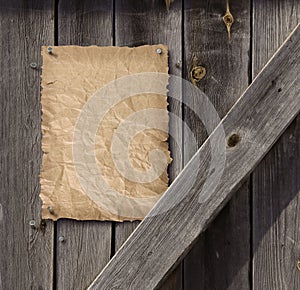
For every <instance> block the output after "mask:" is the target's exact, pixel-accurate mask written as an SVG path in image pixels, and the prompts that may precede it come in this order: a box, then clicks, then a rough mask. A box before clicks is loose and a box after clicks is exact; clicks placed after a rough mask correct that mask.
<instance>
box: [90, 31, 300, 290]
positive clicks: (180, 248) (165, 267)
mask: <svg viewBox="0 0 300 290" xmlns="http://www.w3.org/2000/svg"><path fill="white" fill-rule="evenodd" d="M299 56H300V26H298V27H297V29H296V30H294V32H293V34H292V35H291V36H290V38H289V39H288V40H286V42H285V43H284V45H283V46H282V47H281V49H280V50H279V51H278V52H277V53H276V55H275V56H274V57H272V59H271V60H270V61H269V62H268V65H267V66H266V67H265V68H264V70H263V71H262V72H261V73H260V74H259V75H258V77H257V78H256V79H255V80H254V81H253V83H252V85H251V86H249V87H248V89H247V90H246V92H245V93H244V94H243V95H242V96H241V98H240V99H239V100H238V101H237V103H236V104H235V105H234V107H233V108H232V109H231V110H230V111H229V113H228V114H227V115H226V116H225V117H224V119H223V120H222V122H221V123H220V125H218V127H217V128H216V130H214V132H213V133H212V134H211V135H210V136H209V138H208V139H207V141H206V142H205V143H204V144H203V145H202V146H201V148H200V149H199V151H198V152H197V153H196V154H195V155H194V157H193V158H192V159H191V161H190V162H189V163H188V164H187V166H186V167H185V168H184V169H183V171H182V172H181V173H180V175H179V176H178V177H177V178H176V179H175V181H174V182H173V183H172V185H171V186H170V188H169V189H168V190H167V192H166V193H165V194H164V195H163V197H162V198H161V199H160V200H159V202H158V203H157V204H156V206H155V207H154V208H153V210H152V211H151V212H150V213H149V215H148V216H147V217H146V218H145V219H144V220H143V221H142V222H141V223H140V225H139V226H138V227H137V229H136V230H135V231H134V232H133V234H132V235H131V236H130V237H129V239H128V240H127V241H126V242H125V244H123V246H122V248H121V249H120V250H119V251H118V253H117V254H116V255H115V256H114V257H113V259H112V260H111V261H110V263H109V264H108V265H107V266H106V267H105V268H104V269H103V271H102V273H101V274H100V275H99V276H98V277H97V278H96V280H95V281H94V282H93V283H92V284H91V286H90V287H89V289H102V290H103V289H146V290H147V289H154V288H155V287H158V286H159V284H160V283H161V281H162V280H163V278H164V277H165V276H166V274H167V273H168V271H169V270H170V269H171V268H172V267H175V266H176V264H177V263H178V262H179V261H180V259H182V257H183V256H184V255H185V254H186V253H187V251H188V250H189V249H190V247H191V246H192V244H193V242H195V240H196V238H197V237H198V236H199V234H200V233H201V232H203V231H204V230H205V229H206V228H207V226H208V224H209V223H210V222H211V221H212V220H213V218H214V217H215V216H216V215H217V214H218V213H219V212H220V210H221V209H222V208H223V207H224V205H225V204H226V202H227V201H228V200H229V199H230V197H231V195H232V194H233V193H234V192H235V191H236V189H237V188H238V186H240V185H241V183H242V181H243V180H245V178H246V177H247V176H248V175H249V174H250V172H251V170H253V169H254V168H255V166H257V164H258V163H259V162H260V161H261V160H262V158H263V156H264V155H265V154H266V153H267V152H268V151H269V150H270V149H271V147H272V145H273V144H274V143H275V142H276V140H277V139H278V138H279V136H280V134H281V133H282V132H283V131H284V130H285V129H286V128H287V126H288V125H289V124H290V123H291V121H292V120H293V118H294V117H295V116H296V115H297V114H298V112H299V110H300V96H299V89H300V74H299V72H300V63H299ZM221 126H223V128H224V132H225V134H226V140H227V143H229V144H233V143H234V142H233V141H232V139H235V140H237V141H236V142H237V143H236V144H235V145H234V146H233V145H231V146H229V145H228V146H226V149H225V154H226V162H225V165H224V171H223V174H222V176H221V178H220V180H219V182H218V184H216V183H215V182H216V180H214V179H211V178H209V179H208V180H210V183H209V184H208V183H206V176H207V175H208V174H209V176H210V175H213V174H214V172H216V171H217V172H218V167H216V166H215V167H214V170H213V169H211V170H210V169H209V168H208V167H209V166H208V165H209V156H210V148H211V146H210V141H212V140H213V141H214V144H215V145H216V146H218V148H219V149H220V148H222V146H225V144H224V143H225V139H224V136H222V134H221V129H220V128H221ZM233 134H237V135H238V136H239V139H238V138H233V137H232V135H233ZM229 141H230V142H229ZM217 144H220V145H217ZM219 146H220V147H219ZM217 156H218V157H221V155H220V153H218V154H217ZM218 159H219V158H218ZM216 165H217V164H216ZM202 187H204V188H206V189H208V190H205V191H204V192H202V193H201V195H200V196H199V190H200V189H201V188H202ZM204 194H209V195H208V196H206V199H205V200H204V199H203V196H204ZM199 199H201V202H199Z"/></svg>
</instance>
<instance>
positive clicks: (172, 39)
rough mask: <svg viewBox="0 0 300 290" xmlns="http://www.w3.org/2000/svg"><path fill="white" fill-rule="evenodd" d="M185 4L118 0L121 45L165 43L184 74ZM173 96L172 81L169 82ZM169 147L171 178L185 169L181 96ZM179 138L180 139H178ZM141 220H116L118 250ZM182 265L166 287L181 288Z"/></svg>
mask: <svg viewBox="0 0 300 290" xmlns="http://www.w3.org/2000/svg"><path fill="white" fill-rule="evenodd" d="M181 17H182V4H181V1H180V0H177V1H176V2H175V3H174V4H172V6H171V9H170V10H169V11H167V9H166V6H165V3H164V1H161V0H155V1H148V0H143V1H134V0H130V1H128V0H123V1H116V30H115V35H116V40H115V44H116V45H119V46H124V45H126V46H138V45H143V44H158V43H162V44H166V45H168V49H169V73H170V74H173V75H176V76H179V77H180V76H181V53H182V41H181V36H182V22H181ZM169 90H170V93H169V95H170V96H171V91H172V84H171V83H170V84H169ZM168 101H169V104H170V105H169V111H170V112H171V113H172V114H174V115H176V116H178V117H179V119H176V118H174V117H173V116H172V115H170V122H169V124H170V128H169V131H170V135H171V137H170V140H169V144H170V150H171V154H172V158H173V162H172V164H171V165H170V167H169V177H170V182H172V180H173V179H174V178H175V177H176V176H177V174H178V173H179V172H180V170H181V169H182V152H181V149H182V122H181V120H182V115H181V103H180V101H179V100H177V99H174V98H172V97H169V100H168ZM175 140H177V142H175ZM137 225H138V222H134V223H131V222H124V223H116V224H115V245H116V250H117V249H118V248H119V247H120V246H121V245H122V244H123V242H124V241H125V240H126V239H127V237H128V236H129V235H130V234H131V232H132V231H133V230H134V229H135V228H136V226H137ZM181 286H182V267H181V265H179V266H178V267H177V268H176V269H175V271H174V273H173V274H172V275H170V277H169V279H168V280H167V281H166V282H165V284H164V285H163V286H162V288H161V289H162V290H163V289H165V290H167V289H174V290H175V289H178V290H179V289H181Z"/></svg>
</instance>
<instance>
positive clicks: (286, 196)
mask: <svg viewBox="0 0 300 290" xmlns="http://www.w3.org/2000/svg"><path fill="white" fill-rule="evenodd" d="M299 22H300V2H299V1H296V0H294V1H293V0H289V1H258V0H255V1H254V5H253V51H252V54H253V76H255V75H256V74H257V73H258V71H259V70H260V69H261V67H262V66H263V65H264V64H265V63H266V61H267V59H268V58H269V56H270V55H271V54H272V53H273V52H274V51H275V50H276V49H277V48H278V46H279V45H280V44H281V43H282V42H283V41H284V38H285V37H286V36H287V35H288V34H289V33H290V31H291V30H292V29H293V28H294V27H295V26H296V25H297V23H299ZM298 94H299V91H298ZM299 174H300V118H299V116H298V118H297V119H296V120H294V121H293V123H292V124H291V125H290V127H289V128H288V129H287V131H286V132H285V133H284V134H283V135H282V136H281V138H280V139H279V141H278V142H277V143H276V144H275V146H274V147H273V148H272V150H271V151H270V152H269V154H268V155H267V156H266V157H265V158H264V160H263V161H262V162H261V163H260V164H259V166H258V167H257V168H256V170H255V171H254V173H253V178H252V180H253V185H252V188H253V277H252V280H253V288H254V289H299V287H300V275H299V274H300V272H299V270H298V269H297V262H298V261H299V260H300V243H299V241H300V223H299V218H300V208H299V205H300V179H299Z"/></svg>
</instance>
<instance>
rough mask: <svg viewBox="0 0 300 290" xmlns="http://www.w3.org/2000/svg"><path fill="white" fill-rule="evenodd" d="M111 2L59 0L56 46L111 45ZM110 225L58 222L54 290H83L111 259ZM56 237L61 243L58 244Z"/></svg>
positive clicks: (107, 0)
mask: <svg viewBox="0 0 300 290" xmlns="http://www.w3.org/2000/svg"><path fill="white" fill-rule="evenodd" d="M112 7H113V5H112V1H111V0H105V1H96V0H88V1H80V0H74V1H67V0H61V1H59V6H58V44H59V45H69V44H73V45H112V43H113V38H112V37H113V33H112V29H113V24H112V23H113V9H112ZM111 229H112V226H111V222H92V221H86V222H78V221H71V220H65V219H64V220H59V221H58V222H57V235H56V245H57V246H56V252H57V256H56V287H57V289H64V290H68V289H85V288H86V287H87V286H88V285H89V283H90V282H91V281H92V280H93V279H94V277H95V276H96V275H97V273H98V271H99V268H100V269H101V268H103V267H104V266H105V265H106V263H107V262H108V261H109V259H110V256H111V234H112V231H111ZM59 237H63V238H64V241H63V242H59Z"/></svg>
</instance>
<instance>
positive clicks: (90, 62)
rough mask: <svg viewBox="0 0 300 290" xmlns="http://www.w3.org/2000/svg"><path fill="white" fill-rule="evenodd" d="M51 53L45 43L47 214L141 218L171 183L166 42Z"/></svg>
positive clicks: (43, 192) (44, 212)
mask: <svg viewBox="0 0 300 290" xmlns="http://www.w3.org/2000/svg"><path fill="white" fill-rule="evenodd" d="M50 52H52V53H49V51H48V48H47V47H43V48H42V55H43V71H42V97H41V99H42V110H43V115H42V134H43V138H42V148H43V152H44V154H43V166H42V170H41V175H40V177H41V194H40V196H41V199H42V201H43V205H42V216H43V218H46V219H47V218H49V219H53V220H57V219H59V218H72V219H78V220H115V221H124V220H139V219H143V218H144V217H145V215H146V214H147V213H148V212H149V210H150V209H151V208H152V207H153V205H154V204H155V202H156V201H157V200H158V199H159V197H160V196H161V194H162V193H163V192H164V191H165V190H166V189H167V186H168V175H167V165H168V164H169V163H170V160H171V159H170V154H169V151H168V144H167V138H168V133H167V132H168V113H167V105H168V103H167V97H166V93H167V82H168V78H167V73H168V55H167V47H166V46H164V45H153V46H141V47H136V48H128V47H96V46H90V47H78V46H60V47H52V51H51V50H50ZM149 72H151V73H155V74H157V75H159V81H151V78H152V75H151V74H150V78H149V75H148V74H147V73H149ZM137 74H139V75H137ZM155 78H156V79H157V77H155ZM155 78H154V80H155ZM149 79H150V81H149ZM144 83H146V84H144ZM145 86H146V88H145ZM157 149H159V150H160V151H158V150H157ZM161 160H163V161H164V163H162V164H160V165H157V164H159V163H161V162H160V161H161ZM149 172H150V173H149ZM148 173H149V174H148ZM147 174H148V175H147ZM156 175H157V176H156Z"/></svg>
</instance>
